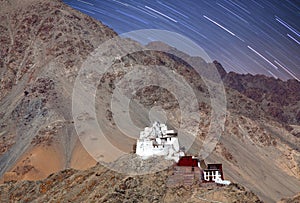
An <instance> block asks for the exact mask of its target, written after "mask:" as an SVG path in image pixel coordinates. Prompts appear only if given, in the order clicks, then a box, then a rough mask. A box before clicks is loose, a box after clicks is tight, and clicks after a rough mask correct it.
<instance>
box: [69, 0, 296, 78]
mask: <svg viewBox="0 0 300 203" xmlns="http://www.w3.org/2000/svg"><path fill="white" fill-rule="evenodd" d="M64 2H65V3H67V4H69V5H70V6H72V7H73V8H75V9H78V10H80V11H82V12H84V13H86V14H88V15H90V16H92V17H94V18H96V19H98V20H100V21H101V22H103V23H104V24H106V25H108V26H109V27H111V28H113V29H114V30H115V31H116V32H117V33H119V34H122V33H125V32H129V31H134V30H138V29H150V28H151V29H163V30H168V31H173V32H177V33H180V34H182V35H185V36H186V37H188V38H190V39H192V40H193V41H194V42H196V43H197V44H198V45H199V46H201V47H202V48H203V49H204V50H205V51H206V52H207V53H208V55H209V56H210V58H211V59H213V60H218V61H219V62H221V64H222V65H223V66H224V68H225V69H226V70H227V71H234V72H239V73H251V74H265V75H269V76H270V75H272V76H274V77H279V78H281V79H288V78H296V79H298V80H299V79H300V0H243V1H242V0H240V1H238V0H218V1H216V0H169V1H167V0H123V1H122V0H64Z"/></svg>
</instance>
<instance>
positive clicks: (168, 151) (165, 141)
mask: <svg viewBox="0 0 300 203" xmlns="http://www.w3.org/2000/svg"><path fill="white" fill-rule="evenodd" d="M136 154H137V155H139V156H141V157H142V158H143V159H147V158H150V157H152V156H164V157H165V158H166V159H168V160H174V161H176V162H178V160H179V157H180V156H184V153H183V152H181V151H180V147H179V141H178V137H177V135H176V133H175V132H174V130H168V129H167V126H166V125H165V124H160V123H159V122H154V123H153V125H152V127H150V128H149V127H146V128H145V130H144V131H142V132H141V133H140V138H139V139H138V140H137V144H136Z"/></svg>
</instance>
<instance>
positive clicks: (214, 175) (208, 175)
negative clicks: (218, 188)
mask: <svg viewBox="0 0 300 203" xmlns="http://www.w3.org/2000/svg"><path fill="white" fill-rule="evenodd" d="M203 179H204V180H205V181H207V182H215V183H217V184H222V185H230V183H231V182H230V181H229V180H223V179H222V174H221V172H220V171H219V170H204V171H203Z"/></svg>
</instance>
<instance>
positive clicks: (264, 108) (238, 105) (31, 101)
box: [0, 0, 300, 202]
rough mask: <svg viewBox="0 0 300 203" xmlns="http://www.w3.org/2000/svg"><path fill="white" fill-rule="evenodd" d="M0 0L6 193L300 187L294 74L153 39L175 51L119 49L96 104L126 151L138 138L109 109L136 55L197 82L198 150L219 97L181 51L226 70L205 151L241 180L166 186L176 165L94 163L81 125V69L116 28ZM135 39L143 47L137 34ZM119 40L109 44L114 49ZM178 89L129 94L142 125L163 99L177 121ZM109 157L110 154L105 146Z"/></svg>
mask: <svg viewBox="0 0 300 203" xmlns="http://www.w3.org/2000/svg"><path fill="white" fill-rule="evenodd" d="M0 2H1V5H3V6H1V9H0V11H1V12H0V18H1V21H0V29H1V32H0V41H1V47H0V49H1V50H0V55H1V57H0V75H1V77H0V80H1V82H0V149H1V151H0V178H1V181H2V182H6V183H5V184H2V185H1V186H0V187H1V190H0V191H1V192H0V198H1V200H2V201H21V200H24V201H33V200H35V201H37V202H44V201H57V200H58V199H65V200H69V201H78V202H79V201H83V200H87V199H88V200H90V201H103V202H104V201H107V202H109V201H111V198H115V199H117V200H119V201H123V200H124V199H126V198H129V197H132V198H134V199H136V201H137V202H139V201H142V200H143V201H145V202H147V201H149V202H153V201H154V202H155V201H157V202H161V201H166V202H174V201H177V200H178V202H182V201H183V200H190V202H193V201H194V202H199V201H201V200H200V199H199V198H198V197H199V196H201V194H208V193H206V192H208V190H210V191H211V190H212V191H213V192H212V193H209V194H210V195H211V196H209V194H208V196H202V197H201V198H213V200H214V201H222V202H235V201H236V202H255V201H258V199H257V197H256V196H255V195H254V194H253V193H252V192H248V191H247V190H245V189H243V187H242V186H240V185H243V186H244V187H246V188H248V189H250V190H251V191H253V192H254V193H255V194H256V195H258V196H259V198H260V199H262V200H263V201H265V202H274V201H279V200H280V199H282V198H289V197H292V196H294V195H296V194H297V193H299V192H300V190H299V188H300V150H299V147H300V136H299V135H300V121H299V120H300V119H299V116H300V113H299V112H300V111H299V110H300V99H299V98H300V83H299V82H298V81H296V80H289V81H281V80H278V79H274V78H269V77H266V76H261V75H255V76H253V75H249V74H248V75H241V74H237V73H226V71H224V69H223V68H222V66H221V64H219V63H218V62H214V63H210V64H207V63H206V62H205V61H204V60H203V59H201V58H197V57H191V56H188V55H186V54H184V53H182V52H179V51H178V50H176V49H174V48H172V47H169V46H166V45H163V44H161V43H151V44H149V45H147V46H148V47H152V48H153V47H154V48H155V47H156V46H157V47H159V50H162V47H163V49H165V50H166V51H168V53H165V52H163V51H139V52H136V53H131V54H128V55H126V56H124V57H121V58H116V60H114V62H113V64H112V66H111V67H112V68H111V69H110V70H109V71H107V72H106V74H105V75H104V77H103V78H101V81H100V83H99V85H98V86H97V94H96V99H95V101H96V103H95V109H96V110H97V120H98V122H99V123H101V125H102V126H101V127H102V128H103V130H104V133H105V135H106V137H107V139H108V140H109V141H110V142H111V143H113V144H114V145H115V146H117V147H118V148H120V149H122V150H124V151H126V152H128V153H129V152H130V151H132V146H133V144H134V143H135V139H133V138H128V137H124V134H123V133H122V132H121V131H120V129H118V127H117V125H116V123H115V120H114V117H113V116H114V112H113V109H111V100H112V99H111V98H112V96H113V93H114V89H115V86H116V85H117V84H118V82H119V81H121V80H122V79H123V78H124V77H125V76H126V74H127V73H129V72H130V71H133V70H135V69H137V68H138V67H140V66H147V67H149V68H155V67H157V66H165V67H167V68H169V69H170V70H172V71H174V72H176V73H178V74H179V75H181V76H182V77H183V78H184V79H185V81H187V82H188V83H189V85H190V86H191V87H192V89H193V92H195V94H196V97H197V99H198V101H199V104H198V105H199V111H200V114H201V120H200V125H199V133H198V135H197V138H196V140H195V142H194V144H193V145H192V147H191V148H190V149H189V153H190V154H195V155H197V154H198V153H199V148H201V145H202V143H203V140H204V138H205V137H206V136H207V134H208V132H209V128H210V120H211V118H210V116H211V113H212V108H211V101H210V97H209V91H208V89H207V87H206V85H205V83H204V81H203V79H202V78H201V77H200V76H199V75H198V74H197V72H196V71H195V70H193V69H192V68H191V67H190V65H189V64H187V63H186V62H185V60H184V59H189V60H191V61H193V63H194V64H196V65H197V66H198V67H199V68H201V70H205V71H207V72H208V73H207V74H208V75H212V74H213V73H210V71H211V67H213V66H214V67H216V68H217V70H218V72H219V74H220V76H221V78H222V80H223V84H224V86H225V90H226V100H227V106H226V107H227V110H226V122H225V130H224V133H223V134H222V136H221V138H220V140H219V143H218V144H217V146H216V148H215V150H214V152H213V153H212V154H211V155H210V156H209V157H208V158H207V162H221V163H223V167H224V173H225V177H226V178H228V179H229V180H231V181H232V182H236V183H238V185H231V186H229V187H224V188H198V187H196V186H193V188H190V189H188V188H184V187H180V188H175V189H171V188H165V187H164V185H165V179H166V177H167V173H168V171H163V172H161V173H156V174H152V175H144V176H126V175H125V174H118V173H116V172H113V171H110V170H108V169H106V168H104V167H102V166H101V165H97V166H95V164H96V161H95V160H94V159H93V158H92V157H91V155H90V154H89V153H88V152H87V151H86V150H85V149H84V147H83V146H82V145H81V142H80V141H79V139H78V136H77V133H76V130H75V127H74V118H73V116H72V93H73V87H74V82H75V80H76V77H77V75H78V71H79V69H80V67H81V66H82V63H83V62H84V61H85V60H86V59H87V57H88V56H89V54H90V53H91V52H92V51H94V50H95V49H96V48H97V47H98V46H99V45H100V44H102V43H103V42H105V41H107V40H109V39H111V38H113V37H116V36H117V34H116V33H115V32H114V31H113V30H111V29H110V28H108V27H107V26H105V25H103V24H102V23H100V22H98V21H96V20H94V19H92V18H90V17H88V16H86V15H84V14H82V13H80V12H78V11H75V10H73V9H71V8H70V7H68V6H66V5H65V4H63V3H62V2H61V1H59V0H52V1H50V0H47V1H42V0H28V1H21V0H11V1H4V0H1V1H0ZM135 46H137V47H142V45H140V44H138V43H135ZM121 49H122V47H111V50H112V52H113V53H115V52H116V50H117V51H118V50H121ZM172 53H176V56H180V58H178V57H175V56H174V55H172ZM161 74H163V72H162V73H161ZM144 77H153V76H151V75H147V76H144ZM96 79H97V78H96ZM98 79H99V78H98ZM124 85H125V86H126V85H128V87H130V85H129V84H124ZM174 92H175V91H174ZM174 92H168V91H167V90H166V89H164V88H162V87H157V86H147V87H143V88H141V89H139V90H138V91H137V92H136V93H135V95H134V97H133V98H132V102H131V103H130V105H131V107H130V115H131V117H132V120H133V122H134V124H135V125H137V126H140V127H141V128H144V127H145V126H149V124H150V120H149V118H148V115H149V111H151V109H152V108H153V107H155V106H159V107H161V108H162V109H164V111H165V112H166V115H167V116H166V117H167V119H168V120H167V123H168V125H170V126H172V127H174V128H175V129H178V128H179V125H180V123H181V121H180V105H179V102H178V101H177V100H176V97H174V95H173V93H174ZM136 104H141V105H142V107H140V106H139V105H136ZM87 117H88V116H87ZM188 124H189V123H188ZM188 124H187V125H188ZM190 125H192V123H191V124H190ZM132 137H135V135H132ZM103 150H104V151H105V149H103ZM103 161H111V160H109V158H108V157H105V156H104V157H103ZM130 163H131V162H130ZM92 166H95V167H93V168H90V167H92ZM69 168H72V169H69ZM88 168H90V169H88ZM65 169H66V170H65ZM78 169H80V170H83V171H78ZM59 171H61V172H59ZM53 173H54V174H53ZM50 174H52V175H50ZM49 175H50V176H49ZM48 176H49V177H48ZM44 178H46V179H44ZM41 179H43V180H41ZM15 180H26V181H20V182H19V181H18V182H14V181H15ZM28 180H30V181H28ZM33 180H37V181H35V182H34V181H33ZM152 186H153V188H152ZM149 191H151V192H149ZM55 198H56V199H55ZM72 198H74V199H72ZM151 198H153V199H151ZM128 201H130V200H129V199H128ZM203 201H205V200H203ZM287 201H288V200H287Z"/></svg>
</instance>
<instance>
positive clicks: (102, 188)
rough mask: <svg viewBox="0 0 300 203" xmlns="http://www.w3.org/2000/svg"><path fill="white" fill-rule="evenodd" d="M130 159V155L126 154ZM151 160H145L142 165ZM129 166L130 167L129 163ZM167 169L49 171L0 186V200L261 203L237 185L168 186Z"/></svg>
mask: <svg viewBox="0 0 300 203" xmlns="http://www.w3.org/2000/svg"><path fill="white" fill-rule="evenodd" d="M128 158H131V157H128ZM152 161H154V162H155V161H156V160H155V159H154V160H148V161H147V163H144V164H143V165H144V166H147V165H148V164H151V162H152ZM128 167H130V168H132V167H133V166H132V165H129V166H128ZM168 173H169V172H168V171H167V170H165V171H162V172H159V173H154V174H148V175H145V176H125V175H123V174H118V173H116V172H113V171H111V170H108V169H106V168H105V167H103V166H101V165H97V166H95V167H93V168H90V169H88V170H85V171H76V170H74V169H68V170H64V171H61V172H58V173H55V174H51V175H50V176H49V177H47V178H46V179H44V180H41V181H36V182H33V181H19V182H10V183H7V184H4V185H0V201H1V202H17V201H23V202H58V201H61V200H63V201H64V202H170V203H171V202H172V203H173V202H207V201H219V202H220V201H222V202H249V203H250V202H251V203H252V202H257V203H258V202H261V201H260V200H259V199H258V197H257V196H256V195H255V194H253V193H252V192H250V191H247V190H245V188H243V187H242V186H240V185H237V184H233V185H230V186H226V187H220V186H215V185H210V186H207V187H199V186H196V185H193V186H191V187H183V186H179V187H175V188H167V187H166V179H167V177H168Z"/></svg>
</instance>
